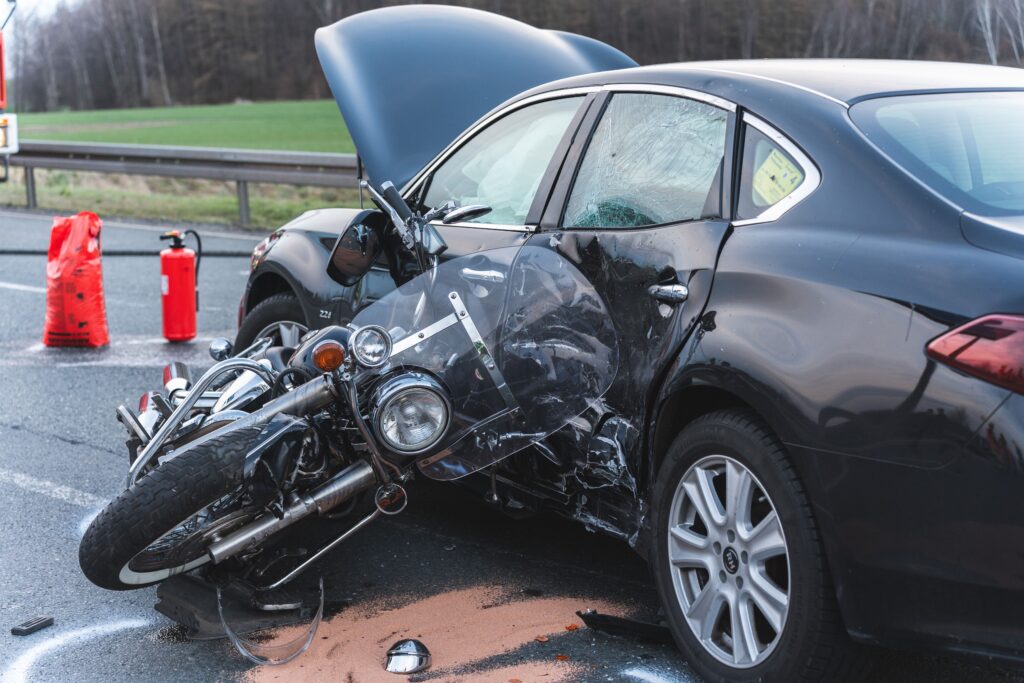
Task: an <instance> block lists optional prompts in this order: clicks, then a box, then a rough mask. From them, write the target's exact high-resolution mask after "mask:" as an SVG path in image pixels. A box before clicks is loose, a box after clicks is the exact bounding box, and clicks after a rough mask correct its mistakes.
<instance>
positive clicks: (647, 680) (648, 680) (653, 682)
mask: <svg viewBox="0 0 1024 683" xmlns="http://www.w3.org/2000/svg"><path fill="white" fill-rule="evenodd" d="M622 674H623V675H624V676H629V677H630V678H632V679H634V680H637V681H644V683H681V682H682V681H686V680H687V679H685V678H675V677H672V678H666V677H665V676H663V675H661V674H659V673H657V672H655V671H651V670H650V669H643V668H641V667H638V666H635V667H633V668H631V669H626V670H625V671H623V672H622Z"/></svg>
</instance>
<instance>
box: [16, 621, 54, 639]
mask: <svg viewBox="0 0 1024 683" xmlns="http://www.w3.org/2000/svg"><path fill="white" fill-rule="evenodd" d="M47 626H53V617H35V618H33V619H29V620H28V621H23V622H21V623H20V624H18V625H17V626H14V627H12V628H11V635H12V636H28V635H32V634H33V633H35V632H36V631H42V630H43V629H44V628H46V627H47Z"/></svg>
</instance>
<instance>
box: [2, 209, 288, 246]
mask: <svg viewBox="0 0 1024 683" xmlns="http://www.w3.org/2000/svg"><path fill="white" fill-rule="evenodd" d="M0 217H4V218H23V219H25V218H27V219H33V218H36V219H39V220H44V221H47V220H49V218H48V217H46V216H40V215H38V214H32V213H21V212H20V211H0ZM103 224H104V225H105V226H108V227H111V228H124V229H126V230H144V231H146V232H167V231H168V230H170V229H171V227H170V226H168V227H164V228H161V227H160V226H158V225H143V224H141V223H129V222H127V221H108V220H105V221H103ZM267 232H269V230H268V231H267ZM199 234H200V235H201V236H203V237H206V236H207V235H209V236H210V237H222V238H224V239H228V240H245V241H247V242H259V241H260V240H261V239H263V237H264V233H263V231H253V233H252V234H251V235H246V234H244V233H237V232H217V231H213V230H203V229H202V226H200V233H199Z"/></svg>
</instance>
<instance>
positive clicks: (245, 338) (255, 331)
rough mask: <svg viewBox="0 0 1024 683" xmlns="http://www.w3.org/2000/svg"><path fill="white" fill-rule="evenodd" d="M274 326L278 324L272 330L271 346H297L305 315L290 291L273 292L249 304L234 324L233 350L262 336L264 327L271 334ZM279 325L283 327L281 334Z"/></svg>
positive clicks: (247, 344) (303, 329) (241, 347)
mask: <svg viewBox="0 0 1024 683" xmlns="http://www.w3.org/2000/svg"><path fill="white" fill-rule="evenodd" d="M282 326H284V327H282ZM275 328H279V331H277V332H276V338H275V339H274V346H290V347H294V346H298V341H299V340H298V336H301V335H302V334H305V332H306V331H307V330H308V329H309V325H308V324H307V323H306V316H305V315H304V314H303V313H302V304H300V303H299V298H298V297H297V296H295V295H294V294H291V293H283V294H274V295H273V296H269V297H267V298H266V299H264V300H263V301H261V302H259V303H258V304H256V305H255V306H253V307H252V310H250V311H249V312H248V313H247V314H246V316H245V318H243V319H242V324H241V325H239V326H238V334H237V335H236V336H235V350H237V351H241V350H243V349H245V348H247V347H249V346H250V345H251V344H252V343H253V342H254V341H256V339H257V338H258V337H261V336H266V335H267V334H268V331H269V333H270V336H271V337H274V336H275V334H274V329H275ZM281 329H283V330H285V334H284V335H282V334H281V331H280V330H281ZM296 332H297V334H296ZM283 336H284V337H288V338H282V337H283Z"/></svg>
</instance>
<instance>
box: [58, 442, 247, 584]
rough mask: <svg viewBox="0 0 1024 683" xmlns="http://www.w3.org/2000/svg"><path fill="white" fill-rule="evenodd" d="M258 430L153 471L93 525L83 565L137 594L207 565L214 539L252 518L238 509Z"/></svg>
mask: <svg viewBox="0 0 1024 683" xmlns="http://www.w3.org/2000/svg"><path fill="white" fill-rule="evenodd" d="M259 431H260V427H259V426H253V427H249V428H247V429H241V430H226V433H225V434H224V435H223V436H219V437H218V436H215V437H213V438H212V439H210V440H208V441H206V442H204V443H201V444H199V445H197V446H195V447H192V448H189V449H188V450H186V451H184V452H183V453H181V454H180V455H177V456H174V457H172V458H170V459H168V460H166V461H164V462H161V463H160V464H159V465H158V466H157V467H155V468H154V469H152V470H151V471H149V472H148V473H147V474H146V475H145V476H143V477H142V478H141V479H139V481H137V482H136V483H135V484H134V485H132V486H131V487H130V488H129V489H127V490H126V491H123V492H122V493H121V494H120V495H119V496H117V498H115V499H114V500H112V501H111V502H110V503H109V504H108V505H107V507H106V508H104V510H103V511H102V512H101V513H100V514H99V515H98V516H97V517H96V519H94V520H93V522H92V524H90V525H89V528H88V530H87V531H86V532H85V535H84V536H83V537H82V542H81V544H80V545H79V548H78V561H79V564H80V565H81V567H82V571H83V572H84V573H85V575H86V577H87V578H88V579H89V580H90V581H92V582H93V583H94V584H96V585H97V586H100V587H101V588H107V589H110V590H134V589H136V588H143V587H145V586H149V585H152V584H154V583H159V582H161V581H163V580H165V579H168V578H170V577H172V576H175V575H177V574H183V573H185V572H188V571H192V570H193V569H196V568H197V567H200V566H202V565H204V564H206V563H207V562H208V561H209V557H208V555H207V554H206V548H207V547H208V545H209V544H210V542H211V541H212V539H213V537H214V536H222V535H224V534H226V533H229V532H230V531H232V530H234V529H236V528H238V527H240V526H242V525H243V524H244V523H245V522H247V521H249V520H250V519H251V518H252V517H253V516H254V514H255V512H254V511H252V510H247V509H245V508H242V507H240V506H239V504H238V502H237V496H236V494H237V492H238V489H239V486H240V485H241V483H242V464H243V460H244V458H245V453H246V451H247V450H248V447H249V444H250V443H251V441H252V440H253V439H255V438H256V437H257V435H258V434H259Z"/></svg>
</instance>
